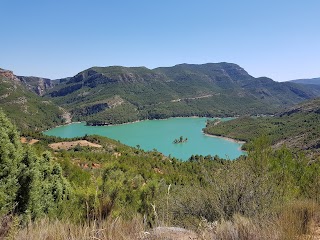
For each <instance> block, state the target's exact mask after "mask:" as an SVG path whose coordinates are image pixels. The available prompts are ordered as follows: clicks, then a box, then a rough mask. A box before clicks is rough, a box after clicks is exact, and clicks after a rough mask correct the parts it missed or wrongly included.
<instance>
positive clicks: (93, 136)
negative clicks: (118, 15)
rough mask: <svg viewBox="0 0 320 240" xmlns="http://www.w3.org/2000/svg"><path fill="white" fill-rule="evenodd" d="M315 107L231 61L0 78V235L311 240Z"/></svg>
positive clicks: (314, 96)
mask: <svg viewBox="0 0 320 240" xmlns="http://www.w3.org/2000/svg"><path fill="white" fill-rule="evenodd" d="M319 97H320V88H319V87H317V86H314V85H312V86H311V85H308V84H296V83H278V82H274V81H273V80H271V79H269V78H254V77H252V76H250V75H249V74H248V73H247V72H246V71H245V70H244V69H242V68H241V67H239V66H238V65H236V64H230V63H217V64H202V65H193V64H180V65H176V66H173V67H169V68H156V69H152V70H151V69H147V68H143V67H142V68H141V67H139V68H126V67H103V68H101V67H93V68H90V69H87V70H84V71H82V72H80V73H79V74H77V75H76V76H74V77H68V78H64V79H59V80H50V79H45V78H38V77H23V76H19V77H17V76H15V75H14V74H13V73H12V72H11V71H7V70H1V72H0V103H1V108H2V110H0V123H1V124H0V128H1V129H0V130H1V131H0V135H1V141H2V142H1V144H0V157H1V158H0V159H1V162H0V167H1V169H7V170H6V172H4V171H2V172H1V174H3V173H5V175H1V179H5V181H0V190H1V192H2V193H4V194H6V195H5V197H4V198H0V217H1V219H2V221H3V222H6V223H7V225H6V227H1V228H0V229H2V232H0V237H1V236H8V235H9V234H11V232H10V231H14V229H15V228H14V226H15V225H14V224H15V222H14V221H18V222H19V228H18V230H15V231H16V232H14V233H13V234H14V235H15V236H17V237H18V239H23V237H22V236H27V238H29V239H35V238H37V237H38V236H39V234H40V232H41V230H39V228H38V226H39V225H37V224H39V223H40V222H41V224H43V225H41V229H46V230H45V231H46V232H48V233H49V232H51V231H52V233H51V236H52V238H54V239H55V238H62V239H68V238H70V236H71V235H73V236H76V235H77V236H79V237H80V238H81V237H83V236H86V237H87V238H88V239H89V238H92V237H100V238H102V239H123V238H122V237H119V236H126V237H127V238H128V239H148V238H147V237H148V236H152V237H154V239H157V237H159V236H160V237H161V236H162V237H163V236H166V234H168V236H177V235H176V232H174V231H178V230H179V231H181V234H182V232H183V233H186V234H187V235H186V237H188V236H193V237H198V238H199V239H212V238H213V237H217V238H218V239H224V238H223V236H229V235H230V234H231V232H230V230H229V229H228V228H226V226H229V227H231V228H233V229H236V230H234V231H236V232H237V233H238V234H243V239H249V238H250V236H252V235H254V236H256V238H255V239H275V238H274V233H276V234H278V235H279V236H286V237H287V236H289V238H291V239H292V238H293V237H295V236H308V235H310V234H311V235H314V236H315V235H316V231H317V229H318V228H319V223H318V222H317V220H316V219H317V216H318V214H320V211H319V210H318V205H319V204H318V201H319V196H320V195H319V189H320V187H319V186H320V185H319V183H320V179H319V174H318V173H319V169H320V163H319V155H320V152H319V141H320V135H319V132H320V129H319V126H318V125H319V124H318V123H319V121H320V119H319V113H320V111H319V106H320V104H319V101H320V100H319V99H320V98H319ZM190 116H193V117H192V118H190ZM195 116H197V117H195ZM208 118H209V119H208ZM207 120H208V121H207ZM75 121H82V122H79V123H76V122H75ZM123 123H127V124H123ZM14 125H16V126H17V128H16V127H15V126H14ZM102 125H103V126H102ZM104 125H108V126H104ZM57 126H59V127H57ZM203 128H204V129H203ZM47 129H50V130H47ZM18 130H19V132H18ZM202 131H203V132H204V133H205V134H204V133H203V132H202ZM212 135H214V136H212ZM179 136H181V137H180V140H181V142H179V141H180V140H179V139H178V140H177V137H179ZM216 136H218V137H216ZM225 137H227V138H230V139H226V138H225ZM233 139H235V140H233ZM174 140H177V142H179V144H175V143H174ZM239 141H245V143H244V144H243V142H239ZM240 148H242V149H243V150H245V151H246V152H244V151H243V150H241V149H240ZM230 160H232V161H230ZM8 189H11V190H10V191H9V190H8ZM191 193H192V194H191ZM0 196H2V195H1V194H0ZM279 206H281V207H279ZM66 209H68V211H66ZM12 211H13V212H14V214H12V215H11V212H12ZM301 212H302V213H303V214H304V215H303V216H305V217H304V218H303V219H302V218H301V215H300V213H301ZM10 216H13V217H12V218H11V217H10ZM57 218H59V220H57V222H56V223H55V224H56V225H55V226H56V227H58V228H59V229H64V227H68V229H69V230H68V231H67V232H68V233H63V232H61V231H53V230H52V229H53V228H54V227H53V225H52V223H51V222H50V221H51V220H50V219H57ZM13 219H17V220H13ZM28 219H29V220H28ZM119 219H121V220H119ZM26 223H28V224H29V225H28V231H27V232H25V231H26V228H24V227H23V226H24V225H25V224H26ZM258 223H259V224H258ZM69 224H71V225H69ZM199 224H201V227H199V226H200V225H199ZM111 226H113V227H112V229H111ZM163 226H174V227H172V228H171V227H163ZM177 226H179V227H180V228H177ZM288 226H293V227H288ZM84 228H87V229H90V231H89V232H83V231H82V230H83V229H84ZM102 228H103V229H102ZM115 229H116V231H115ZM132 229H134V230H132ZM158 229H162V230H161V231H163V232H162V233H161V232H160V233H158V232H157V231H158ZM177 229H178V230H177ZM186 229H187V230H186ZM240 229H242V230H240ZM243 229H244V230H243ZM169 230H170V231H173V230H174V231H173V232H170V233H166V231H169ZM53 232H54V233H53ZM1 234H2V235H1ZM137 234H138V235H139V237H137V236H138V235H137ZM145 234H147V235H145ZM157 234H160V235H157ZM107 235H108V236H107ZM182 235H183V234H182ZM110 236H111V238H110ZM221 236H222V237H221ZM276 239H282V238H280V237H279V238H276Z"/></svg>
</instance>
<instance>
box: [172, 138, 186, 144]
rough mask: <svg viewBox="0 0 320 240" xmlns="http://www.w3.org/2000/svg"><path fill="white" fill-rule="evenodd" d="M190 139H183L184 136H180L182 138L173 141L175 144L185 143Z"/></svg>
mask: <svg viewBox="0 0 320 240" xmlns="http://www.w3.org/2000/svg"><path fill="white" fill-rule="evenodd" d="M187 141H188V138H185V139H183V136H180V138H176V139H175V140H173V143H175V144H176V143H184V142H187Z"/></svg>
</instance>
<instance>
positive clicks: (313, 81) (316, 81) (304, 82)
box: [289, 78, 320, 85]
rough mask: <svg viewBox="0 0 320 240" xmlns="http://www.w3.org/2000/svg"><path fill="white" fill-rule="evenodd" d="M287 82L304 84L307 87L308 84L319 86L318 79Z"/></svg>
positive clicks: (319, 80) (319, 81)
mask: <svg viewBox="0 0 320 240" xmlns="http://www.w3.org/2000/svg"><path fill="white" fill-rule="evenodd" d="M289 82H293V83H299V84H306V85H309V84H313V85H320V78H307V79H297V80H291V81H289Z"/></svg>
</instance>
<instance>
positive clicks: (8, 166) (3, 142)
mask: <svg viewBox="0 0 320 240" xmlns="http://www.w3.org/2000/svg"><path fill="white" fill-rule="evenodd" d="M21 154H22V147H21V143H20V139H19V134H18V132H17V130H16V128H15V127H14V126H13V125H12V124H11V123H10V121H9V120H8V119H7V117H6V116H5V115H4V113H3V112H2V111H0V215H2V214H7V213H8V212H10V211H12V210H13V209H14V207H15V198H16V194H17V191H18V188H19V185H18V174H19V164H20V161H21Z"/></svg>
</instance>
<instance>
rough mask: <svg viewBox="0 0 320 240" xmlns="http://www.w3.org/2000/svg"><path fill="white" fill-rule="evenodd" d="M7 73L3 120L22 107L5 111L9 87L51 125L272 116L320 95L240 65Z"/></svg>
mask: <svg viewBox="0 0 320 240" xmlns="http://www.w3.org/2000/svg"><path fill="white" fill-rule="evenodd" d="M6 72H7V73H6ZM8 72H9V71H5V70H2V73H0V77H1V89H2V93H1V94H0V96H1V97H2V98H0V99H1V100H0V101H1V102H0V103H1V105H3V104H5V107H3V108H4V110H5V111H6V112H9V114H8V116H9V117H10V115H12V112H16V111H17V110H15V109H19V108H20V109H21V107H22V106H23V104H22V105H21V104H20V105H19V106H14V107H12V106H11V107H8V106H9V105H10V103H8V102H7V100H8V99H7V97H3V96H6V94H8V91H9V89H10V87H8V86H7V87H5V84H7V85H8V84H9V83H10V85H11V87H13V88H17V89H18V90H19V91H15V95H17V97H23V96H25V97H26V98H30V100H28V103H31V102H32V101H34V102H35V103H37V104H39V105H37V104H36V105H37V106H36V108H35V109H34V110H33V111H32V113H34V114H35V113H41V111H44V112H46V111H47V110H50V111H49V112H50V114H49V115H48V114H46V113H45V114H44V115H46V116H47V117H46V118H47V119H48V120H47V121H51V122H54V123H55V124H57V123H58V122H59V123H62V122H63V121H64V120H63V118H62V117H61V116H64V117H65V118H66V116H67V115H68V114H67V113H70V116H71V117H72V120H73V121H87V122H88V123H89V124H93V125H95V124H115V123H124V122H130V121H136V120H141V119H160V118H167V117H179V116H208V117H213V116H220V117H226V116H238V115H256V114H274V113H275V112H278V111H279V110H281V109H283V108H284V107H290V106H292V105H294V104H296V103H299V102H302V101H304V100H308V99H312V98H315V97H318V96H320V86H316V87H315V86H313V85H312V86H311V85H302V84H296V83H292V82H282V83H279V82H275V81H273V80H272V79H270V78H267V77H261V78H254V77H252V76H251V75H249V74H248V73H247V72H246V71H245V70H244V69H243V68H241V67H240V66H238V65H236V64H233V63H224V62H223V63H207V64H200V65H196V64H179V65H176V66H173V67H160V68H155V69H148V68H146V67H122V66H110V67H92V68H89V69H86V70H84V71H82V72H80V73H78V74H77V75H75V76H73V77H68V78H63V79H58V80H51V79H45V78H39V77H26V76H19V77H17V76H15V75H13V73H12V72H11V75H12V76H11V78H10V77H8V76H9V75H10V74H9V75H8ZM7 75H8V76H7ZM9 92H10V91H9ZM10 94H11V93H10ZM11 95H12V94H11ZM31 99H32V101H31ZM43 104H50V105H48V106H50V108H49V107H46V108H41V107H40V106H42V105H43ZM46 106H47V105H46ZM39 109H41V111H39ZM22 112H25V113H27V112H26V111H25V110H22ZM29 114H30V113H29ZM53 115H54V117H53ZM40 119H42V118H39V120H40ZM67 119H68V118H67ZM68 121H70V119H68ZM29 125H30V124H29ZM31 125H34V126H33V127H37V128H39V127H40V126H42V127H47V126H48V125H47V123H46V121H42V125H41V124H40V126H39V124H38V123H37V122H35V123H33V124H31ZM31 125H30V126H31ZM18 126H22V127H24V128H28V124H19V123H18ZM30 126H29V127H30ZM49 126H50V124H49Z"/></svg>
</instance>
